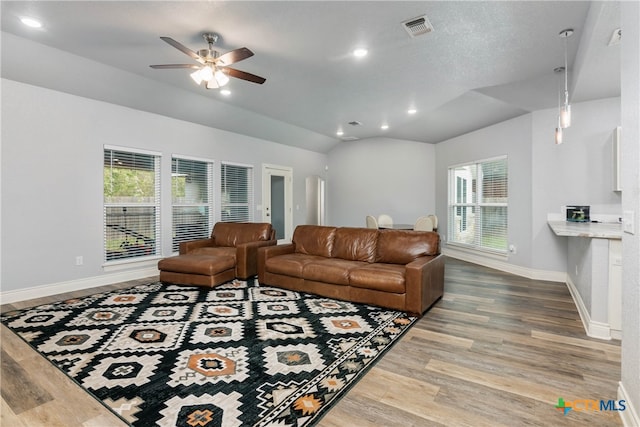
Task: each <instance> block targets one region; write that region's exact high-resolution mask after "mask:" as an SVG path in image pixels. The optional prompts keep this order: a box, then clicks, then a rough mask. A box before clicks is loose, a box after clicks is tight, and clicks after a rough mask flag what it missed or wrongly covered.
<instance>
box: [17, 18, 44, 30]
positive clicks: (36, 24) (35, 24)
mask: <svg viewBox="0 0 640 427" xmlns="http://www.w3.org/2000/svg"><path fill="white" fill-rule="evenodd" d="M20 22H22V23H23V24H24V25H26V26H27V27H31V28H40V27H42V23H41V22H40V21H38V20H37V19H33V18H29V17H28V16H23V17H22V18H20Z"/></svg>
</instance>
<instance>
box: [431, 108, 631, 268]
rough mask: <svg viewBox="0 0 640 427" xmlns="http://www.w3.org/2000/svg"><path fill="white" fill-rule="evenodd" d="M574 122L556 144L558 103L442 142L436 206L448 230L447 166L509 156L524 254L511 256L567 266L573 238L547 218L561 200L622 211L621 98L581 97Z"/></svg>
mask: <svg viewBox="0 0 640 427" xmlns="http://www.w3.org/2000/svg"><path fill="white" fill-rule="evenodd" d="M572 110H573V125H572V126H571V128H568V129H566V130H565V135H564V141H565V142H564V143H563V144H562V145H555V144H554V133H553V132H554V128H555V123H556V121H557V110H556V109H548V110H540V111H536V112H533V113H531V114H526V115H524V116H520V117H517V118H515V119H511V120H507V121H505V122H502V123H499V124H497V125H494V126H490V127H487V128H484V129H480V130H478V131H475V132H471V133H469V134H466V135H462V136H460V137H457V138H453V139H451V140H449V141H445V142H443V143H440V144H437V146H436V158H437V162H436V170H437V173H436V205H437V206H438V216H440V217H441V218H443V220H441V224H442V227H441V228H440V230H441V234H443V235H444V236H446V231H447V224H446V221H444V219H445V218H446V213H447V211H446V208H447V170H448V168H449V167H450V166H453V165H456V164H459V163H465V162H469V161H474V160H481V159H486V158H491V157H495V156H499V155H507V157H508V159H509V243H510V244H514V245H516V248H517V253H516V254H509V259H508V262H509V263H511V264H514V265H518V266H522V267H527V268H530V269H535V270H544V271H555V272H564V271H566V269H567V242H566V239H565V238H558V237H557V236H555V234H554V233H553V232H552V231H551V229H550V228H549V226H548V225H547V214H549V213H558V214H560V212H561V211H560V209H561V206H563V205H567V204H571V203H580V204H585V205H591V206H592V210H591V212H592V214H594V213H595V214H615V215H619V214H620V213H621V208H620V203H621V199H620V194H619V193H615V192H613V191H612V186H613V181H612V174H613V163H612V156H611V144H612V138H613V130H614V129H615V128H616V127H617V126H619V125H620V98H608V99H602V100H597V101H590V102H583V103H578V104H576V103H574V104H573V105H572Z"/></svg>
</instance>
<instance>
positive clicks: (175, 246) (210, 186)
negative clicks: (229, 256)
mask: <svg viewBox="0 0 640 427" xmlns="http://www.w3.org/2000/svg"><path fill="white" fill-rule="evenodd" d="M174 160H177V161H178V162H180V161H185V162H198V163H203V164H205V166H206V169H207V170H206V179H205V183H206V185H207V189H206V195H207V198H208V201H207V202H201V203H197V202H186V201H185V202H176V200H175V196H174V180H173V178H174V172H173V165H174ZM214 167H215V161H214V160H211V159H206V158H201V157H192V156H185V155H181V154H175V153H174V154H172V155H171V250H172V252H173V253H176V252H179V245H180V242H183V241H188V240H195V239H198V238H203V239H206V238H208V237H209V236H210V235H211V230H212V229H213V225H214V223H215V215H216V208H215V197H214V189H215V179H214V171H215V169H214ZM179 208H208V211H209V214H208V217H207V218H206V231H205V233H204V234H203V235H202V236H195V235H194V236H191V237H189V238H185V239H178V240H176V235H177V233H176V225H177V224H176V217H175V216H176V209H179Z"/></svg>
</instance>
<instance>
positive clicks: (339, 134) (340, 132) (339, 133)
mask: <svg viewBox="0 0 640 427" xmlns="http://www.w3.org/2000/svg"><path fill="white" fill-rule="evenodd" d="M336 135H338V136H342V135H344V132H343V131H341V130H339V131H338V132H336Z"/></svg>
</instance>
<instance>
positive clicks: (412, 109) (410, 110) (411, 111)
mask: <svg viewBox="0 0 640 427" xmlns="http://www.w3.org/2000/svg"><path fill="white" fill-rule="evenodd" d="M417 112H418V110H416V109H415V108H409V109H408V110H407V113H409V114H415V113H417Z"/></svg>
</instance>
